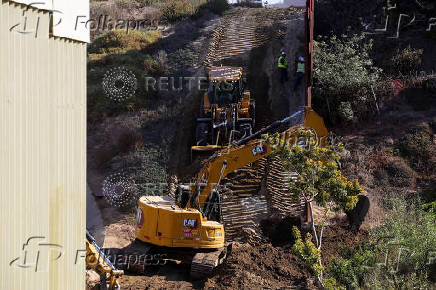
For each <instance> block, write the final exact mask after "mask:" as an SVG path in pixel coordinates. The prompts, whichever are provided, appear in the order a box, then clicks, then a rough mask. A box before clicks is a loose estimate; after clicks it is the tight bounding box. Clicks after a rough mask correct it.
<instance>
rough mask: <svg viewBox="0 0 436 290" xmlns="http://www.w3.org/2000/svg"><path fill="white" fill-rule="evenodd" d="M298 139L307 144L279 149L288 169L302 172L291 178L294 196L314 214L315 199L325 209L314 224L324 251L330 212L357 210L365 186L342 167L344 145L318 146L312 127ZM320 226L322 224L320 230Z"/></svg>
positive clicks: (299, 135)
mask: <svg viewBox="0 0 436 290" xmlns="http://www.w3.org/2000/svg"><path fill="white" fill-rule="evenodd" d="M298 138H299V141H300V142H299V143H300V144H304V145H303V146H296V145H295V146H280V147H279V149H277V152H278V154H279V155H280V156H281V158H282V160H283V165H284V167H285V170H286V171H290V172H296V173H298V178H297V180H296V181H293V180H291V181H290V184H289V189H290V191H291V192H292V193H293V194H294V197H295V198H296V199H297V200H303V201H305V202H306V203H307V204H308V205H309V206H310V214H311V215H312V214H313V208H312V201H316V203H317V204H318V205H320V206H322V207H323V208H324V209H325V210H324V215H323V217H322V222H321V223H320V224H319V225H316V224H315V222H313V223H312V231H313V236H314V239H315V244H316V247H317V249H318V250H321V244H322V234H323V229H324V224H325V220H326V218H327V216H328V213H329V212H330V211H337V210H340V209H343V210H347V211H348V210H351V209H353V208H354V206H355V205H356V203H357V201H358V198H357V195H358V194H359V193H361V192H362V187H361V186H360V185H359V183H358V182H357V180H354V181H350V180H349V179H347V178H346V177H345V176H344V175H343V174H342V173H341V171H340V169H339V165H338V162H339V159H340V156H339V154H338V153H339V152H341V151H343V150H344V148H343V145H342V144H339V145H330V146H325V147H320V146H318V145H317V140H316V138H315V134H314V133H313V131H312V130H308V129H301V130H300V131H299V132H298ZM316 226H318V227H319V231H318V232H317V230H316ZM319 264H320V268H319V269H321V271H320V273H319V275H318V278H319V280H320V282H322V269H323V267H322V263H321V259H320V260H319Z"/></svg>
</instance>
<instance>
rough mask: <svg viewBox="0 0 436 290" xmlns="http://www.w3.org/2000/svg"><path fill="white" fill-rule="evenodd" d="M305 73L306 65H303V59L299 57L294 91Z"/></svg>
mask: <svg viewBox="0 0 436 290" xmlns="http://www.w3.org/2000/svg"><path fill="white" fill-rule="evenodd" d="M305 72H306V64H305V63H304V57H302V56H300V57H299V58H298V61H297V70H296V73H295V82H294V91H295V90H296V89H297V87H298V85H299V84H300V82H301V80H302V79H303V78H304V73H305Z"/></svg>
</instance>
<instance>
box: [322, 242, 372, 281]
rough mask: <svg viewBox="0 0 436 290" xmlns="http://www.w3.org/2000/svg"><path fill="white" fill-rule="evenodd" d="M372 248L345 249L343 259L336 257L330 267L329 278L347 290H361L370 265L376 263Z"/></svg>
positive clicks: (367, 246) (363, 246) (361, 246)
mask: <svg viewBox="0 0 436 290" xmlns="http://www.w3.org/2000/svg"><path fill="white" fill-rule="evenodd" d="M374 259H375V255H374V252H373V251H372V247H370V246H369V245H368V244H363V245H359V246H357V247H356V248H355V249H354V248H349V249H344V251H343V257H334V258H333V259H332V261H331V263H330V265H329V266H328V270H327V273H328V276H329V277H330V278H333V279H335V281H336V282H337V283H338V284H339V285H344V286H345V287H344V288H346V289H360V285H361V284H362V283H363V281H364V280H365V275H366V274H367V273H368V268H367V265H368V263H370V262H372V261H374Z"/></svg>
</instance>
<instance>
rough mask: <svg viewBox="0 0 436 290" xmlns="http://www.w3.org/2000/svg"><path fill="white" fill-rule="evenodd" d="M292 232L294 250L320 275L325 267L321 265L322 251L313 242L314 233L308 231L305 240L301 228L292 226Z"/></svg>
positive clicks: (313, 271)
mask: <svg viewBox="0 0 436 290" xmlns="http://www.w3.org/2000/svg"><path fill="white" fill-rule="evenodd" d="M292 234H293V236H294V239H295V243H294V245H293V246H292V252H293V253H294V254H295V255H297V257H298V258H300V259H301V260H302V261H303V262H304V263H305V264H306V267H308V268H309V269H310V270H311V271H312V273H313V274H314V275H316V276H319V275H320V274H321V272H322V271H323V270H324V267H323V266H321V251H320V250H318V249H317V247H316V246H315V244H314V243H313V242H312V235H311V234H309V233H307V234H306V237H305V238H304V240H303V239H302V237H301V233H300V230H298V228H297V227H296V226H294V227H292Z"/></svg>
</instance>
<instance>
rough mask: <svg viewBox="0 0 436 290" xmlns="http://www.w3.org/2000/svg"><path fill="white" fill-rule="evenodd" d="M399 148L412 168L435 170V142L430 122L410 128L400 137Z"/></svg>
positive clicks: (430, 171) (425, 170) (426, 170)
mask: <svg viewBox="0 0 436 290" xmlns="http://www.w3.org/2000/svg"><path fill="white" fill-rule="evenodd" d="M398 148H399V150H400V153H401V155H402V156H403V157H405V158H406V159H407V160H408V161H409V164H410V166H411V167H412V168H414V169H415V170H419V171H424V172H428V173H429V174H432V171H433V172H434V170H435V169H434V166H435V165H436V161H435V145H434V143H433V131H432V129H431V127H430V126H429V125H428V124H425V123H424V124H421V125H419V126H417V127H415V128H412V129H410V130H409V131H408V132H407V133H406V134H404V136H403V137H402V138H401V139H400V141H399V144H398Z"/></svg>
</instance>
